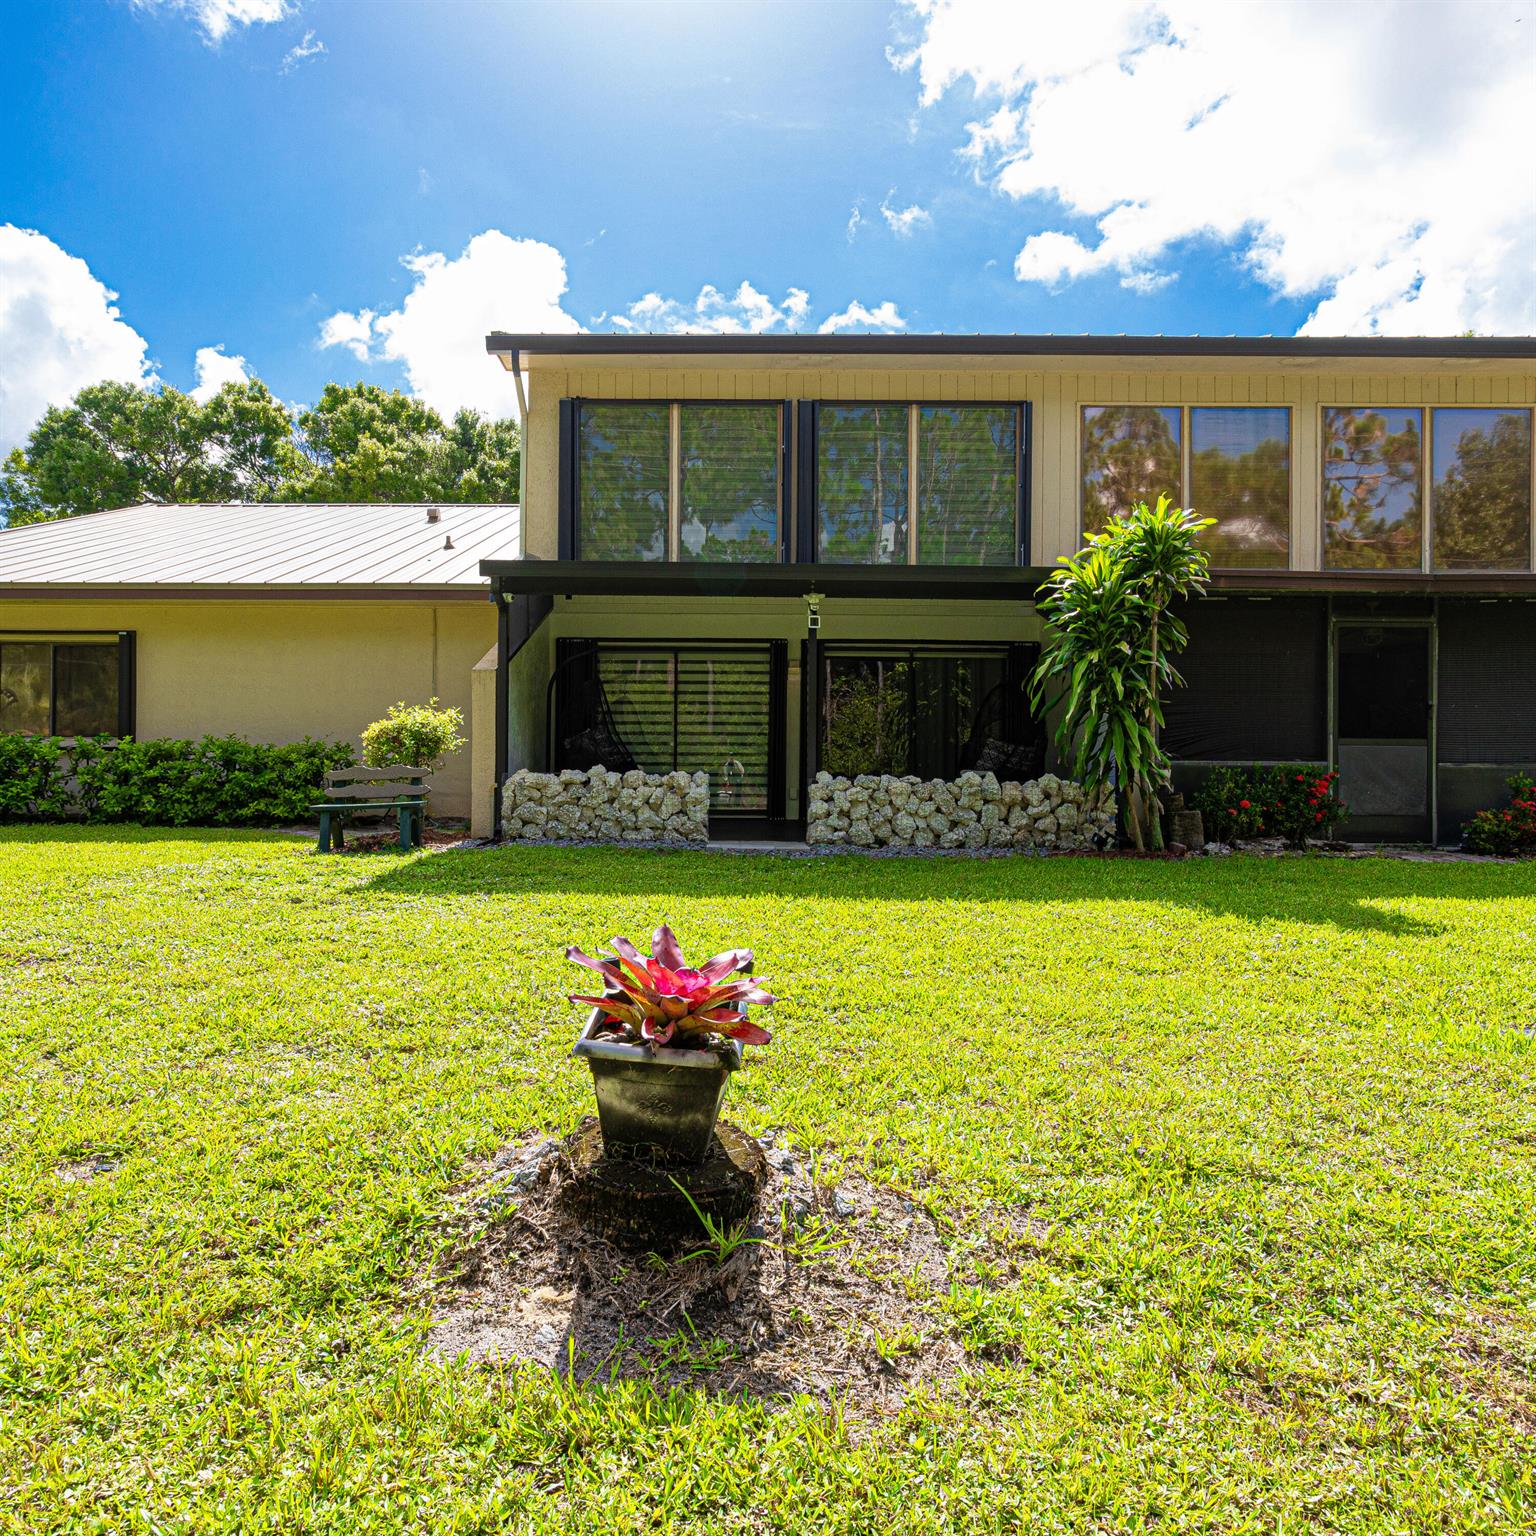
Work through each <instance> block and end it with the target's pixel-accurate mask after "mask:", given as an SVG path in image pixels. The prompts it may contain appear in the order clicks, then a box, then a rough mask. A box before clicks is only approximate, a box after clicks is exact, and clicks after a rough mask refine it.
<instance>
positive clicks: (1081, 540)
mask: <svg viewBox="0 0 1536 1536" xmlns="http://www.w3.org/2000/svg"><path fill="white" fill-rule="evenodd" d="M1114 410H1125V411H1131V410H1147V411H1177V412H1178V413H1179V495H1178V504H1179V505H1180V506H1181V507H1187V506H1188V505H1189V484H1190V478H1191V476H1192V474H1193V471H1194V448H1193V445H1192V436H1193V430H1192V425H1193V424H1192V421H1191V415H1190V413H1191V412H1193V411H1284V412H1285V416H1286V425H1285V441H1286V453H1287V455H1288V457H1289V460H1290V462H1289V464H1288V465H1287V468H1286V481H1287V484H1286V497H1285V501H1286V510H1287V512H1288V514H1289V515H1288V519H1287V523H1286V530H1285V564H1284V565H1217V564H1216V563H1215V562H1214V561H1213V562H1212V564H1211V569H1212V570H1213V571H1239V572H1241V571H1294V570H1295V569H1296V568H1297V567H1296V497H1297V494H1298V492H1297V480H1298V477H1297V474H1296V406H1295V405H1294V404H1293V403H1292V402H1290V401H1288V400H1195V401H1187V400H1177V401H1174V400H1079V401H1078V402H1077V454H1076V459H1075V468H1076V479H1077V547H1078V548H1079V549H1081V548H1082V547H1083V545H1084V544H1085V543H1086V542H1087V539H1088V530H1087V514H1088V508H1087V505H1086V498H1085V497H1084V495H1083V449H1084V447H1085V445H1086V433H1085V431H1084V428H1085V426H1086V420H1085V416H1086V413H1087V412H1088V411H1114ZM1318 421H1319V423H1321V421H1322V416H1321V415H1319V416H1318ZM1198 510H1199V509H1198V508H1196V511H1197V512H1198Z"/></svg>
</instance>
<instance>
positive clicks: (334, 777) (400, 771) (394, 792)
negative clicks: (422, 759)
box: [325, 763, 429, 800]
mask: <svg viewBox="0 0 1536 1536" xmlns="http://www.w3.org/2000/svg"><path fill="white" fill-rule="evenodd" d="M428 779H429V775H428V773H427V770H426V769H425V768H410V767H407V766H406V765H405V764H404V763H390V764H389V765H388V766H387V767H384V768H338V769H336V770H335V771H334V772H332V773H328V774H326V776H325V798H326V799H327V800H408V799H410V798H412V797H413V796H416V795H420V796H422V797H423V798H424V797H425V796H426V793H427V789H428V787H429V784H428Z"/></svg>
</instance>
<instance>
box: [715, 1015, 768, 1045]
mask: <svg viewBox="0 0 1536 1536" xmlns="http://www.w3.org/2000/svg"><path fill="white" fill-rule="evenodd" d="M721 1033H722V1034H726V1035H729V1036H730V1037H731V1039H732V1040H740V1041H743V1042H744V1043H745V1044H747V1045H767V1044H768V1042H769V1041H770V1040H772V1039H773V1036H772V1035H770V1034H769V1033H768V1031H767V1030H766V1029H763V1028H762V1027H761V1026H760V1025H757V1024H749V1023H748V1022H747V1021H746V1020H745V1019H743V1020H742V1021H741V1023H740V1024H737V1025H736V1026H735V1027H734V1028H732V1029H726V1030H722V1031H721Z"/></svg>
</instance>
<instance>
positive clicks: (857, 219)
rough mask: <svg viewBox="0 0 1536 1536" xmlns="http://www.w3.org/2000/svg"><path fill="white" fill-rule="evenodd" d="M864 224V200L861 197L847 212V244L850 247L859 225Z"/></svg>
mask: <svg viewBox="0 0 1536 1536" xmlns="http://www.w3.org/2000/svg"><path fill="white" fill-rule="evenodd" d="M863 222H864V199H863V198H862V197H861V198H860V199H859V200H858V201H857V202H856V203H855V204H854V205H853V207H852V208H850V209H849V210H848V244H849V245H852V244H853V242H854V239H855V237H856V236H857V235H858V233H859V225H861V224H862V223H863Z"/></svg>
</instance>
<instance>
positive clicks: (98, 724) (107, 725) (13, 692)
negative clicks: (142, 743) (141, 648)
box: [0, 635, 132, 736]
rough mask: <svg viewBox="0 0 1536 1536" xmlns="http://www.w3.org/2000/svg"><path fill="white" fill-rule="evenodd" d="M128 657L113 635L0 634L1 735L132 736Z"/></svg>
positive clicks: (118, 638) (119, 639)
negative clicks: (127, 713)
mask: <svg viewBox="0 0 1536 1536" xmlns="http://www.w3.org/2000/svg"><path fill="white" fill-rule="evenodd" d="M130 656H131V650H125V649H124V645H123V641H122V639H121V638H120V637H119V636H117V635H112V636H110V637H108V636H101V637H95V636H92V637H90V638H87V637H85V636H81V637H78V638H73V637H72V638H69V639H62V638H60V639H53V638H49V637H47V636H35V635H17V636H6V635H0V734H5V733H7V732H16V733H19V734H20V735H23V736H117V735H128V734H131V731H132V725H131V722H129V721H128V720H127V719H126V717H125V712H124V705H125V704H126V702H127V700H126V698H125V696H124V695H125V693H126V688H125V683H124V676H123V665H124V662H125V660H127V659H128V658H129V657H130Z"/></svg>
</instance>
